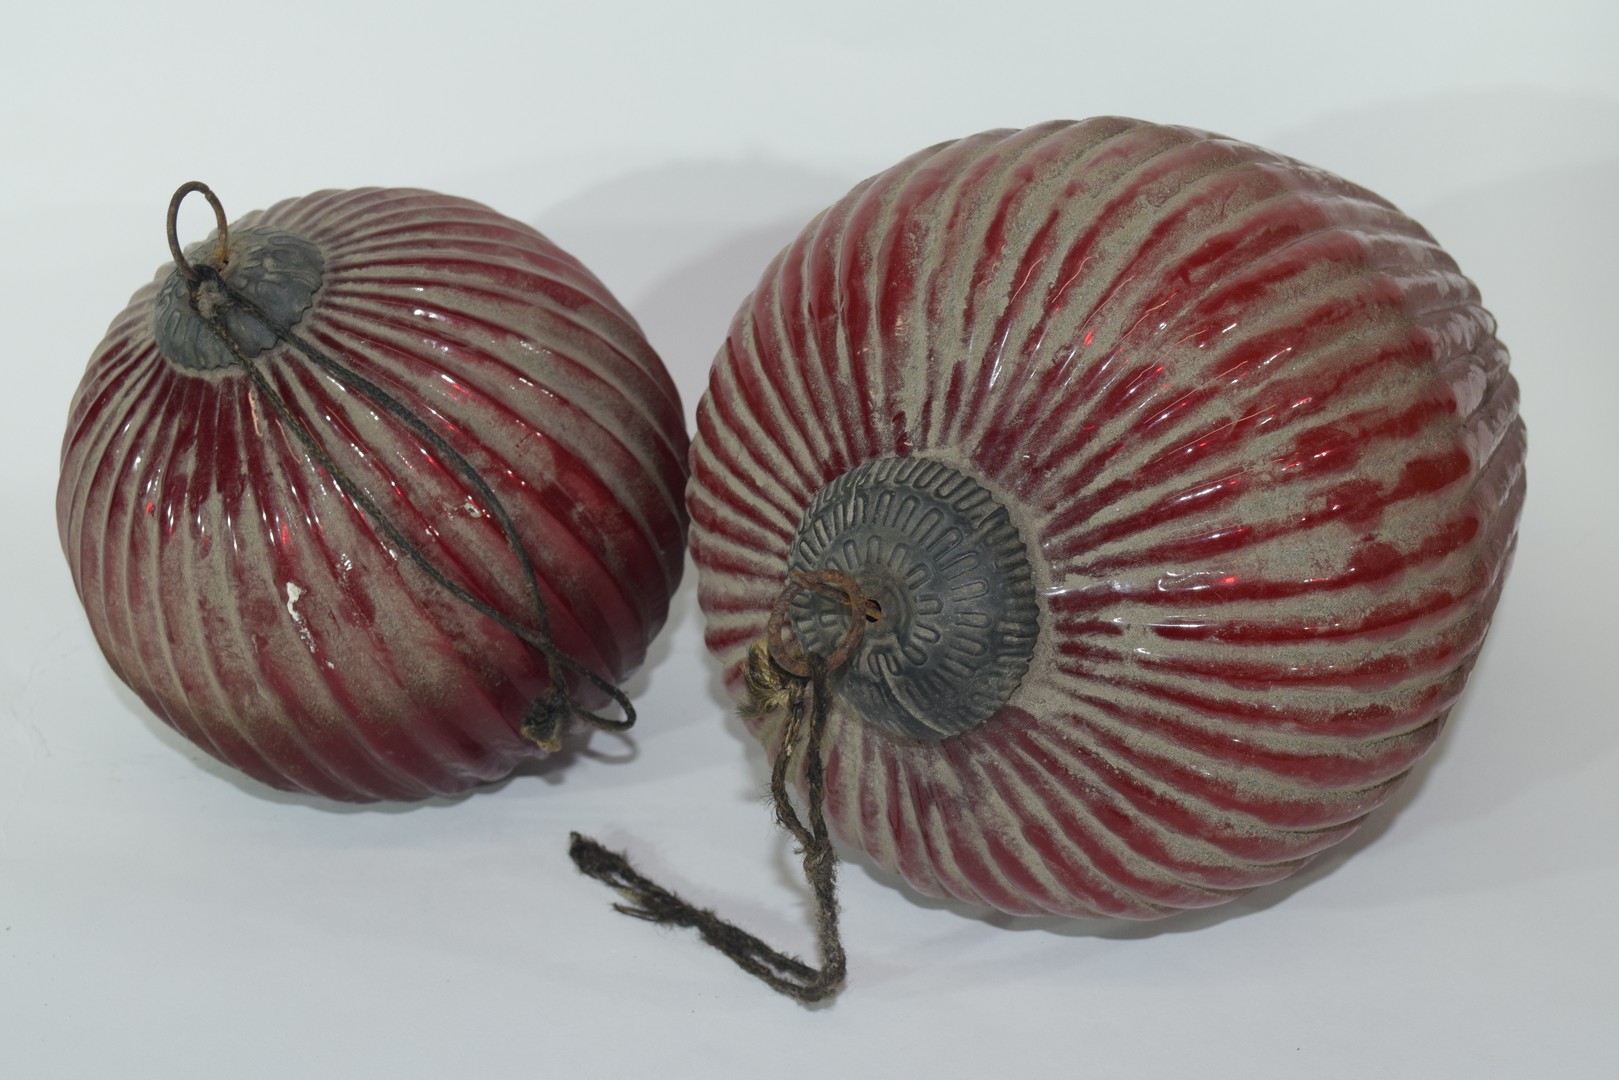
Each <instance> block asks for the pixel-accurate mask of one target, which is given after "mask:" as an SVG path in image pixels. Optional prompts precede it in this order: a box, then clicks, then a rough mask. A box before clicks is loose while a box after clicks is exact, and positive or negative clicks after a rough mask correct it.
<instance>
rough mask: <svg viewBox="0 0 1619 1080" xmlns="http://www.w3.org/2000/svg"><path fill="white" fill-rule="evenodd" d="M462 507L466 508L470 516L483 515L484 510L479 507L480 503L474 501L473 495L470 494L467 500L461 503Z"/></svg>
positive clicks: (477, 516) (478, 516) (479, 516)
mask: <svg viewBox="0 0 1619 1080" xmlns="http://www.w3.org/2000/svg"><path fill="white" fill-rule="evenodd" d="M461 509H463V510H465V511H466V512H467V516H469V517H475V518H481V517H483V511H482V510H479V509H478V504H477V503H475V502H473V501H472V496H471V495H468V496H467V501H466V502H464V503H462V504H461Z"/></svg>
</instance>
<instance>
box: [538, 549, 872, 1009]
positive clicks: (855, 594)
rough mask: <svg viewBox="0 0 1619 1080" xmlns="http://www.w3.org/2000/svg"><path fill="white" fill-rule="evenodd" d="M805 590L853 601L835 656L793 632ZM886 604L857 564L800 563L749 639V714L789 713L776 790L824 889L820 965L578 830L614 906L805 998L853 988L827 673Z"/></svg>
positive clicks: (578, 858) (810, 870)
mask: <svg viewBox="0 0 1619 1080" xmlns="http://www.w3.org/2000/svg"><path fill="white" fill-rule="evenodd" d="M804 592H819V593H822V594H823V595H828V596H833V597H835V598H837V599H840V600H842V601H844V602H846V603H847V604H848V607H849V629H848V631H847V632H845V634H844V635H843V638H842V639H841V640H840V641H839V642H838V644H837V647H836V648H834V649H833V650H832V652H831V653H829V654H827V655H825V656H823V655H821V654H819V653H815V652H808V651H806V650H805V649H804V648H803V646H802V645H801V644H800V643H799V642H798V641H797V640H796V636H789V635H788V634H787V631H788V629H789V627H790V624H788V622H787V613H788V609H789V607H790V606H791V605H792V602H793V601H794V600H795V599H797V598H798V596H799V595H800V594H802V593H804ZM879 614H880V613H878V612H877V611H876V608H875V607H874V605H872V604H871V602H870V601H868V600H867V599H866V597H865V596H864V595H863V594H862V593H861V591H860V586H859V585H857V584H856V583H855V581H854V579H853V578H851V577H850V576H849V575H848V574H845V573H843V572H841V571H837V570H820V571H815V572H811V573H802V572H798V571H794V572H793V573H792V574H790V575H788V578H787V584H786V585H785V586H784V587H783V588H782V590H781V593H780V594H779V595H778V596H777V597H776V602H775V604H774V605H773V606H772V608H771V613H770V620H769V622H768V623H767V624H766V630H765V636H764V637H763V638H762V639H760V640H759V641H757V642H755V643H754V645H753V647H752V648H751V649H749V651H748V659H747V664H746V667H745V668H744V672H743V676H744V683H745V685H746V687H747V691H748V699H747V701H746V702H745V703H744V704H743V706H742V713H743V715H744V716H748V717H750V718H756V719H760V718H763V717H764V716H767V715H769V714H770V713H774V712H776V711H778V710H784V711H785V713H786V721H785V723H784V726H783V729H782V737H781V748H780V750H779V751H777V753H776V760H775V763H774V765H773V766H772V767H771V770H770V798H771V802H772V804H773V805H774V807H775V811H776V822H777V823H778V824H779V825H780V826H781V827H782V828H784V829H786V830H787V831H788V832H789V833H791V834H792V836H793V838H794V839H795V840H797V841H798V847H799V851H800V853H801V854H802V855H803V861H804V879H805V880H806V881H807V882H809V886H810V889H811V891H812V892H813V893H814V896H815V940H816V945H817V948H818V949H819V952H820V966H819V967H812V966H810V965H809V964H807V963H805V962H804V961H803V960H801V959H799V958H798V957H796V956H793V955H791V954H788V953H784V952H781V951H779V950H777V949H775V948H773V947H771V946H770V945H767V944H765V943H764V942H763V941H761V940H759V939H758V938H757V937H755V936H753V935H752V934H750V933H748V932H747V931H745V930H743V929H741V928H740V927H738V926H736V925H735V924H734V923H730V922H727V921H726V920H724V919H722V918H720V917H719V916H718V915H716V914H715V913H714V912H713V911H710V910H708V909H706V908H699V907H696V906H694V905H693V904H691V903H690V902H689V901H687V900H684V899H682V898H681V897H679V896H677V895H676V894H675V893H672V892H670V891H669V890H668V889H665V888H664V887H663V886H661V885H659V884H657V883H656V882H654V881H651V880H649V879H648V878H646V877H644V876H642V875H641V874H640V873H639V872H637V871H636V870H635V868H634V867H633V866H631V865H630V862H629V860H628V859H627V858H625V857H624V856H623V855H622V854H620V853H618V852H614V851H609V850H607V849H606V848H604V847H602V846H601V844H599V843H597V842H596V841H595V840H592V839H590V838H588V837H585V836H581V835H579V834H578V833H574V834H573V842H572V844H571V846H570V847H569V849H568V854H569V855H571V856H572V857H573V861H574V864H575V865H576V866H578V867H579V869H580V870H581V871H583V872H584V873H586V874H588V875H590V876H591V877H593V878H596V879H597V880H598V881H603V882H606V883H607V884H608V885H611V886H612V887H613V888H615V889H617V890H618V891H619V892H620V893H622V894H623V896H624V898H625V899H626V900H627V901H628V903H623V904H614V905H613V907H614V909H616V910H618V911H621V912H623V913H624V914H625V915H630V916H633V917H634V918H637V919H645V920H646V921H647V922H654V923H660V924H662V925H664V926H687V927H691V928H692V929H694V930H696V931H697V932H698V933H699V934H700V935H701V936H702V938H703V940H704V941H706V942H708V944H710V945H712V946H713V947H714V948H716V949H718V950H719V951H720V952H722V953H724V954H725V955H726V956H729V957H730V958H731V960H732V961H733V962H735V964H736V965H737V966H738V967H740V968H741V969H742V970H743V971H746V972H747V973H748V974H750V975H753V976H755V977H756V978H758V979H760V980H762V981H763V982H765V983H766V984H767V985H769V986H770V987H771V988H772V989H775V990H778V991H780V992H781V993H783V994H786V995H787V996H788V997H791V998H795V999H797V1000H798V1001H802V1002H806V1003H808V1002H815V1001H821V1000H823V999H825V998H829V997H831V996H832V995H834V994H836V993H837V992H838V991H839V990H841V989H842V988H843V981H844V977H845V975H846V974H847V971H848V958H847V956H846V955H845V953H844V950H843V938H842V935H841V934H840V932H839V930H838V898H837V855H836V853H835V852H834V851H833V850H832V840H831V837H830V836H829V835H828V834H827V829H826V819H825V817H824V816H823V814H822V804H823V803H824V802H825V797H826V771H825V763H824V762H823V761H822V758H821V737H822V735H823V733H824V732H825V730H826V714H827V707H828V705H829V704H830V701H831V692H830V691H829V689H828V687H827V677H828V675H830V674H831V673H832V672H833V671H835V670H837V669H838V668H839V667H841V666H842V665H844V664H845V663H847V662H848V661H849V658H850V657H851V656H852V655H853V654H854V651H855V650H856V649H857V648H859V647H860V641H861V638H862V637H863V636H864V634H865V629H866V623H867V622H868V621H870V620H873V619H875V618H877V617H879ZM801 736H802V738H803V743H804V745H803V755H804V758H803V760H804V787H805V799H806V802H807V803H808V809H809V822H808V824H807V825H806V824H805V822H804V821H803V819H801V818H800V817H799V816H798V811H797V810H796V809H794V807H793V803H792V800H791V799H790V798H789V797H788V792H787V787H788V784H787V774H788V770H789V768H790V766H791V764H792V762H793V759H794V756H795V755H796V754H797V753H798V752H799V751H798V744H799V740H800V737H801Z"/></svg>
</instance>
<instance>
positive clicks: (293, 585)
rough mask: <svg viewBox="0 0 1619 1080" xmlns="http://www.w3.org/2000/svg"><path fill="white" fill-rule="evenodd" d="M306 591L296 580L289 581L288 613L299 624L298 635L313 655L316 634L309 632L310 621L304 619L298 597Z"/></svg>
mask: <svg viewBox="0 0 1619 1080" xmlns="http://www.w3.org/2000/svg"><path fill="white" fill-rule="evenodd" d="M306 591H307V590H305V589H304V588H303V587H302V586H301V585H299V584H298V583H297V582H295V581H289V582H287V614H288V615H291V616H292V621H293V622H295V623H297V624H298V637H299V638H300V639H301V640H302V641H303V643H304V646H305V647H306V648H308V649H309V652H310V653H311V655H313V653H314V651H315V635H314V634H311V633H310V632H309V623H307V622H306V621H304V617H303V615H302V613H300V612H299V611H298V599H299V597H301V596H303V594H304V593H305V592H306Z"/></svg>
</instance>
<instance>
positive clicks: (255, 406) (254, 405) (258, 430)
mask: <svg viewBox="0 0 1619 1080" xmlns="http://www.w3.org/2000/svg"><path fill="white" fill-rule="evenodd" d="M247 411H248V412H250V413H252V414H253V434H254V435H256V436H258V437H259V438H261V439H262V438H264V428H263V426H262V425H261V424H260V423H259V396H258V395H257V394H249V395H247Z"/></svg>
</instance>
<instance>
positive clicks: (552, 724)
mask: <svg viewBox="0 0 1619 1080" xmlns="http://www.w3.org/2000/svg"><path fill="white" fill-rule="evenodd" d="M192 192H199V193H201V194H202V195H203V197H204V198H206V199H207V200H208V203H209V205H210V206H212V207H213V210H214V218H215V220H216V221H217V223H218V227H219V243H218V245H217V247H216V250H215V259H216V261H218V262H219V264H220V266H221V267H222V266H224V265H225V263H226V261H227V260H228V259H229V257H230V252H229V248H228V244H227V239H226V237H227V232H226V222H225V211H224V208H223V207H222V206H221V205H220V202H219V199H218V197H217V196H215V195H214V193H213V192H212V191H211V190H209V188H208V186H207V185H206V184H203V183H200V182H199V181H195V180H193V181H190V182H188V183H186V184H184V185H182V186H181V187H180V189H179V190H178V191H176V192H175V193H174V197H173V199H171V200H170V202H169V214H168V240H169V251H170V253H171V254H172V255H173V258H174V263H175V266H176V267H177V268H178V269H179V271H180V274H181V276H182V277H184V278H185V282H186V293H187V297H188V299H189V301H190V303H191V309H192V310H193V311H194V312H196V313H197V316H198V317H199V318H201V319H202V320H203V321H204V322H205V323H206V324H207V325H208V326H209V328H210V329H212V330H213V332H214V335H215V336H216V337H218V338H219V340H220V341H221V342H223V343H224V345H225V347H226V348H228V349H229V350H230V351H231V354H232V355H233V356H234V357H235V358H236V361H237V362H238V363H239V364H240V365H241V366H242V369H243V370H244V371H245V372H246V373H247V375H248V378H249V379H251V380H252V382H253V387H254V390H255V391H257V392H258V393H259V394H260V395H261V396H262V397H263V398H264V399H265V400H266V401H268V402H269V404H270V408H271V409H272V410H273V411H274V412H275V414H276V416H277V417H278V418H279V419H280V420H281V422H282V424H283V425H284V426H285V427H286V429H287V430H289V431H291V432H292V434H293V436H294V438H296V439H297V440H298V442H299V444H300V445H301V446H302V447H303V448H304V450H305V452H306V453H308V455H309V456H310V457H311V458H313V459H314V460H315V461H316V462H317V463H318V464H319V465H320V467H321V468H322V469H324V470H325V471H326V473H327V474H328V475H329V476H331V477H332V479H333V480H334V481H336V483H337V484H338V486H339V487H340V488H341V489H342V490H343V491H345V492H347V493H348V496H349V498H350V499H351V500H352V501H353V502H354V503H355V505H357V506H358V507H359V508H360V510H361V512H363V513H364V514H365V515H366V516H367V517H368V518H370V519H371V521H372V522H373V523H374V524H375V525H376V526H377V528H379V529H380V530H381V531H382V532H383V534H384V535H386V536H387V538H388V540H389V542H390V543H392V544H393V545H394V547H395V548H396V549H398V550H399V551H400V552H401V553H402V554H403V555H404V556H405V557H406V558H408V559H409V560H410V561H411V562H413V563H415V564H416V566H417V567H418V568H419V569H420V570H421V571H422V572H423V573H425V574H426V575H427V576H428V577H429V578H431V579H432V580H433V581H434V582H436V583H437V584H438V585H439V586H440V587H441V588H443V589H444V590H445V591H447V592H448V593H449V594H450V595H451V596H453V597H455V598H456V599H457V600H459V601H461V602H462V603H463V604H466V605H467V606H468V607H471V608H472V609H473V610H475V611H477V612H479V613H480V614H482V615H484V616H486V617H487V618H489V619H491V620H493V621H494V622H495V623H496V624H497V625H499V626H500V627H502V628H503V629H505V630H506V631H508V632H509V633H511V634H513V635H514V636H516V637H517V638H518V639H520V640H522V641H523V642H525V643H527V644H528V645H529V646H530V647H531V648H533V649H534V650H535V651H536V652H538V653H539V654H540V656H541V658H542V659H543V660H544V661H545V675H546V679H547V681H548V682H550V684H551V692H550V694H549V695H545V696H542V697H538V698H536V699H535V700H534V701H532V702H531V703H530V704H529V707H528V709H527V711H526V712H525V714H524V717H523V722H522V729H521V730H522V734H523V735H524V736H525V737H526V738H528V739H529V740H530V741H531V742H533V743H534V744H535V745H537V746H539V747H540V748H541V749H544V750H548V751H556V750H559V749H561V746H562V734H563V728H564V726H565V723H566V721H567V720H569V719H570V718H572V719H577V720H580V721H581V722H583V723H585V724H588V725H589V726H591V727H594V728H598V729H601V730H604V731H625V730H627V729H629V728H630V727H632V726H633V725H634V724H635V707H634V706H633V705H631V704H630V700H629V698H628V697H627V696H626V695H625V694H624V692H623V691H622V690H620V689H619V688H618V687H616V686H614V685H613V684H612V683H610V682H608V681H607V680H606V679H605V678H603V677H602V676H601V675H598V674H597V673H596V672H595V671H592V670H591V669H590V668H588V667H586V666H585V665H584V664H582V663H580V662H579V661H578V660H575V659H574V658H573V657H572V656H569V655H568V654H567V653H566V652H564V651H563V650H562V648H561V647H560V646H558V645H557V644H556V642H555V641H554V640H553V639H552V637H551V621H550V612H549V609H548V608H547V607H546V603H545V598H544V596H543V595H542V594H541V592H540V583H539V575H538V573H537V572H536V570H535V568H534V560H533V559H532V558H531V557H530V555H529V551H528V547H527V545H526V544H524V542H523V538H522V536H521V535H520V534H519V533H518V531H517V526H516V524H515V523H514V522H513V520H512V517H511V515H510V514H509V513H508V512H507V510H506V507H505V506H504V504H502V503H501V501H500V499H499V497H497V496H496V495H495V492H494V489H492V488H491V487H490V486H489V483H488V481H486V480H485V479H484V478H483V476H482V475H481V474H480V473H479V472H478V470H477V469H476V468H475V467H474V466H473V464H472V463H471V462H470V461H468V460H467V458H466V457H465V456H464V455H463V454H462V453H461V452H460V451H458V450H456V449H455V447H453V446H451V445H450V444H449V442H447V441H446V440H445V439H444V437H443V436H441V435H440V434H439V433H438V432H436V431H434V430H433V429H432V428H431V427H430V426H428V424H427V422H426V421H424V420H423V419H422V418H421V417H419V416H417V415H416V414H415V413H413V412H411V411H410V409H409V408H407V407H406V406H405V405H404V404H403V403H401V402H400V401H399V400H398V399H397V398H395V397H394V396H393V395H392V394H390V393H388V392H387V391H386V390H384V389H383V388H382V387H381V386H379V385H377V384H376V383H374V382H372V381H371V380H370V379H367V378H366V377H365V376H363V375H361V374H360V373H359V372H357V371H355V370H353V369H352V368H350V367H348V366H346V365H344V364H342V363H339V362H338V361H337V360H334V359H333V358H332V357H331V356H329V355H328V354H327V353H325V352H324V351H322V350H321V349H319V348H317V347H316V346H315V345H313V344H312V343H310V342H309V341H308V340H307V339H305V338H304V337H302V336H301V335H299V334H297V333H295V332H294V331H293V329H292V328H291V327H290V326H288V325H286V324H284V323H282V322H280V321H278V320H276V319H275V318H273V317H271V316H270V315H269V313H267V312H266V311H265V310H264V309H263V308H261V307H260V306H259V305H258V304H256V303H254V302H253V300H252V299H250V298H249V297H247V296H245V295H243V294H242V293H241V292H240V291H239V290H237V289H235V288H233V287H232V286H231V284H230V283H229V282H227V281H226V280H225V278H224V275H223V274H222V273H221V272H220V269H219V268H218V267H215V266H212V265H209V264H207V263H203V264H201V265H197V264H193V263H191V262H189V261H188V260H187V259H186V258H185V254H184V252H182V251H181V249H180V241H179V236H178V234H177V232H176V226H177V221H178V217H179V210H180V203H181V202H182V201H184V199H185V197H186V196H187V195H189V194H191V193H192ZM230 307H236V308H238V309H240V310H241V311H244V312H246V313H247V314H249V315H251V316H252V317H253V318H254V319H256V320H258V321H259V322H260V323H262V324H263V325H264V326H265V327H266V328H267V329H268V330H269V331H270V332H271V333H272V334H274V335H275V338H276V340H277V341H279V342H281V343H282V344H285V345H287V346H289V347H290V348H291V349H292V350H293V351H295V352H297V353H299V354H300V355H302V356H303V357H304V358H305V359H307V360H309V361H310V362H311V363H313V364H314V365H315V366H316V367H317V368H319V369H320V370H321V371H323V372H325V373H326V374H327V375H328V376H330V377H331V378H332V379H334V380H335V381H337V382H338V383H340V384H341V385H343V386H346V387H347V388H348V389H350V390H351V391H353V392H355V393H357V394H359V395H361V396H363V397H365V398H366V399H368V400H370V401H371V403H372V404H374V405H376V406H377V407H378V408H379V409H381V410H382V411H383V412H385V413H387V414H388V415H389V416H390V417H392V418H393V419H395V420H397V421H398V422H399V423H401V424H403V425H404V426H405V427H406V428H408V429H409V430H410V431H411V432H412V433H414V434H415V435H416V436H417V437H418V438H420V439H422V440H423V441H424V442H426V443H427V444H428V445H429V446H431V447H432V448H433V449H434V450H435V451H436V452H437V453H438V454H439V455H440V456H441V458H442V459H443V460H445V461H446V462H448V463H449V464H450V466H451V467H452V468H453V469H454V470H455V472H457V473H459V474H460V476H461V477H462V479H463V480H465V481H466V483H467V484H468V485H469V486H470V487H471V488H472V490H473V491H474V492H475V493H476V494H477V496H478V498H479V499H480V500H481V501H482V503H483V505H484V507H485V509H486V510H487V512H488V513H489V515H490V516H491V517H493V518H494V519H495V521H496V522H497V523H498V524H499V526H500V529H501V533H502V534H503V535H504V537H505V540H506V544H507V545H508V546H509V547H510V548H511V549H512V551H513V553H514V554H515V555H516V556H517V561H518V564H519V567H520V569H521V572H522V576H523V581H524V584H525V585H526V586H527V590H528V596H529V602H530V604H531V605H532V608H533V612H532V613H533V616H534V625H533V626H528V625H525V624H523V623H520V622H518V621H517V620H515V619H512V618H511V617H509V616H507V615H506V614H505V613H503V612H501V611H499V610H497V609H496V608H494V607H493V606H492V605H490V604H489V603H488V602H487V601H485V600H483V599H482V598H480V597H478V596H475V595H473V594H472V593H471V592H469V591H468V590H467V589H466V588H464V587H463V586H461V585H460V584H459V583H457V582H455V581H453V580H452V579H451V578H450V577H449V576H448V575H446V574H445V573H444V572H443V571H442V570H440V569H439V568H438V567H437V566H436V565H434V564H433V561H432V560H431V559H429V558H428V557H427V554H426V552H424V551H423V550H422V549H421V548H420V547H419V546H417V545H416V544H415V543H413V542H412V541H411V540H410V539H409V538H408V537H407V536H406V535H405V534H404V532H403V531H402V530H401V529H400V528H399V527H398V526H397V525H395V524H394V523H393V522H392V521H391V520H390V519H389V518H388V516H387V515H386V514H384V513H383V512H382V508H381V507H380V506H378V505H377V502H376V500H374V499H373V498H371V496H370V495H369V494H367V492H366V491H365V489H364V488H362V487H361V486H360V485H359V484H356V483H354V482H353V481H352V480H351V479H350V478H349V476H348V474H347V473H346V472H345V471H344V470H343V469H342V468H341V467H340V466H339V465H338V464H337V462H336V461H335V460H333V458H332V456H331V454H329V453H328V452H327V451H326V449H325V447H323V446H322V445H321V444H320V441H319V440H318V439H316V438H315V435H314V432H312V431H311V430H310V429H309V426H308V425H307V424H306V423H305V422H304V420H303V419H302V418H301V417H299V416H298V415H297V414H296V413H294V412H293V410H292V408H291V406H289V405H288V404H287V402H286V400H285V399H284V398H283V397H282V396H281V394H280V393H279V392H278V391H277V390H276V389H275V387H274V386H272V385H271V383H270V380H269V379H268V378H267V377H266V376H265V374H264V372H263V370H262V368H261V367H260V365H259V363H258V361H257V360H256V359H255V358H254V357H252V356H249V355H248V353H247V351H246V350H245V349H244V348H243V347H242V345H241V343H240V342H239V341H237V340H236V338H235V337H234V336H233V335H232V334H231V332H230V331H229V329H227V327H226V326H225V322H224V312H225V311H226V310H228V309H229V308H230ZM563 670H567V671H571V672H573V673H574V674H576V675H578V676H579V677H580V678H582V679H584V680H585V681H586V682H588V683H590V684H591V685H592V686H594V687H596V688H597V689H598V690H600V691H602V693H604V694H606V695H607V696H608V697H609V698H611V699H612V700H613V702H614V703H615V704H617V705H618V707H619V708H620V709H621V710H623V713H624V716H623V718H622V719H619V720H614V719H611V718H609V717H604V716H599V715H597V714H596V713H593V712H590V711H588V710H586V709H585V708H583V707H582V706H581V705H580V704H579V703H578V702H577V701H576V700H575V699H574V696H573V692H572V690H570V689H569V687H568V683H567V680H566V679H565V678H563V677H562V674H561V673H562V671H563Z"/></svg>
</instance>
